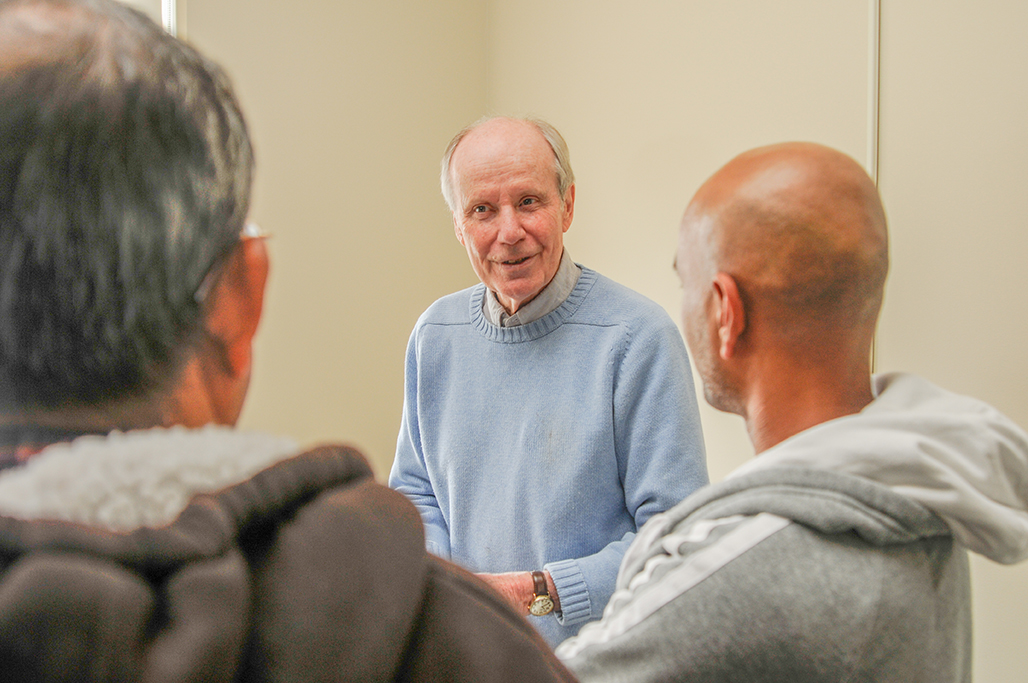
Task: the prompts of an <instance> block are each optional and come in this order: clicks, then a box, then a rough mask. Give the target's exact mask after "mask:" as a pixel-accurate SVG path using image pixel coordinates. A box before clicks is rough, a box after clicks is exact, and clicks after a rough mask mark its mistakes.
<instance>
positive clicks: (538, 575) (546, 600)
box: [528, 571, 553, 617]
mask: <svg viewBox="0 0 1028 683" xmlns="http://www.w3.org/2000/svg"><path fill="white" fill-rule="evenodd" d="M532 581H534V582H535V595H533V596H532V602H530V603H528V612H529V614H531V615H532V616H534V617H544V616H546V615H547V614H549V613H550V612H552V611H553V598H551V597H550V591H548V590H546V574H543V573H542V572H541V571H534V572H532Z"/></svg>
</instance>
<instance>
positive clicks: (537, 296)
mask: <svg viewBox="0 0 1028 683" xmlns="http://www.w3.org/2000/svg"><path fill="white" fill-rule="evenodd" d="M442 189H443V195H444V197H445V198H446V201H447V204H448V205H449V207H450V210H451V211H452V213H453V224H454V230H455V232H456V235H457V239H458V240H459V241H460V243H461V244H462V245H463V246H464V247H465V249H467V252H468V257H469V259H470V261H471V265H472V268H473V269H474V270H475V273H476V274H477V275H478V277H479V279H480V280H481V284H478V285H476V286H474V287H471V288H469V289H466V290H464V291H461V292H457V293H455V294H451V295H449V296H445V297H443V298H442V299H439V300H438V301H436V302H435V303H434V304H432V306H430V307H429V309H428V310H427V311H425V313H424V314H423V315H422V316H421V318H420V319H419V320H418V322H417V325H416V326H415V328H414V331H413V333H412V334H411V338H410V342H409V344H408V347H407V360H406V374H405V393H404V408H403V419H402V424H401V428H400V434H399V438H398V441H397V449H396V459H395V461H394V464H393V468H392V472H391V473H390V477H389V483H390V485H391V486H392V487H394V488H395V489H397V490H399V491H402V492H403V493H405V494H406V495H407V496H409V497H410V499H411V500H412V501H414V503H415V504H416V505H417V507H418V508H419V510H420V512H421V515H422V518H423V519H424V521H425V527H426V534H427V545H428V548H429V550H431V551H432V552H434V553H436V554H438V555H441V556H443V557H447V558H451V559H453V560H455V561H457V562H458V563H460V564H463V565H464V566H466V567H468V568H469V569H471V570H472V571H475V572H477V573H479V574H480V575H481V576H482V577H483V578H484V579H485V580H486V581H487V582H489V583H490V584H491V585H493V586H494V587H495V588H496V589H497V590H499V591H500V593H501V594H503V595H504V596H505V597H506V598H507V599H508V600H509V601H510V602H511V604H513V605H514V606H515V607H516V608H518V609H519V610H520V611H521V612H522V613H524V614H526V615H527V614H531V615H533V622H534V623H535V624H536V626H537V627H538V628H539V630H540V631H541V632H542V634H543V635H544V636H545V637H546V638H547V640H548V641H549V642H550V643H552V644H554V645H556V644H557V643H559V642H561V641H563V640H564V639H565V638H567V637H569V636H572V635H574V634H575V633H577V632H578V629H579V628H580V627H581V625H582V624H584V623H585V622H587V621H589V620H591V619H597V618H599V616H600V615H601V613H602V612H603V608H604V606H605V605H606V603H607V601H608V599H609V598H610V596H611V593H612V592H613V590H614V583H615V579H616V575H617V570H618V566H619V565H620V563H621V558H622V556H623V555H624V553H625V550H626V549H627V548H628V546H629V545H630V544H631V542H632V540H633V538H634V537H635V534H636V532H637V531H638V529H639V528H640V527H641V526H642V525H643V523H645V522H646V520H648V519H649V518H650V517H652V516H653V515H654V514H656V513H659V512H662V511H664V510H666V509H667V508H669V507H671V506H672V505H674V504H675V503H676V502H678V501H679V500H681V499H682V498H684V497H685V496H687V495H688V494H689V493H691V492H692V491H693V490H695V489H696V488H698V487H700V486H701V485H703V484H705V483H706V482H707V472H706V463H705V459H704V450H703V438H702V434H701V430H700V422H699V417H698V412H697V401H696V394H695V390H694V387H693V382H692V374H691V371H690V366H689V359H688V356H687V355H686V351H685V345H684V343H683V341H682V338H681V335H680V334H679V332H678V330H677V328H676V327H675V324H674V323H673V322H672V321H671V319H670V317H669V316H668V315H667V314H666V313H665V312H664V311H663V309H661V308H660V307H659V306H658V305H657V304H655V303H653V302H652V301H650V300H648V299H646V298H645V297H643V296H641V295H639V294H637V293H635V292H633V291H631V290H629V289H627V288H625V287H622V286H620V285H618V284H616V283H614V282H612V281H611V280H609V279H607V278H605V277H604V276H602V275H600V274H599V273H597V272H595V271H593V270H590V269H589V268H586V267H583V266H580V265H578V264H576V263H575V262H574V261H572V260H571V257H570V256H569V255H568V253H567V251H566V250H565V249H564V245H563V236H564V233H565V232H566V231H567V230H568V228H569V227H570V226H571V220H572V217H573V216H574V206H575V185H574V175H573V173H572V171H571V166H570V163H569V156H568V150H567V145H566V143H565V142H564V140H563V138H562V137H561V135H560V133H558V132H557V131H556V129H554V128H553V127H552V126H550V125H549V124H547V123H545V122H542V121H538V120H525V119H509V118H493V119H486V120H483V121H480V122H478V123H476V124H474V125H472V126H469V127H468V128H466V129H464V130H462V131H461V132H460V133H458V134H457V136H455V137H454V139H453V140H452V141H451V142H450V145H449V147H448V148H447V150H446V153H445V155H444V157H443V163H442Z"/></svg>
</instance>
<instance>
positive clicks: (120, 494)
mask: <svg viewBox="0 0 1028 683" xmlns="http://www.w3.org/2000/svg"><path fill="white" fill-rule="evenodd" d="M296 452H297V446H296V443H295V442H294V441H292V440H291V439H287V438H283V437H275V436H269V435H266V434H259V433H254V432H240V431H236V430H234V429H229V428H227V427H216V426H208V427H204V428H203V429H193V430H190V429H185V428H182V427H174V428H171V429H161V428H158V429H149V430H142V431H136V432H127V433H121V432H112V433H111V434H110V435H108V436H106V437H105V436H83V437H80V438H78V439H75V440H74V441H72V442H71V443H67V444H55V445H53V446H49V447H47V448H45V449H44V450H43V451H41V452H40V453H39V454H37V455H35V456H33V457H32V458H31V459H30V460H29V461H28V462H27V463H25V465H23V466H20V467H16V468H12V469H9V470H4V471H3V472H0V514H3V515H7V516H10V517H17V518H20V519H61V520H68V521H75V522H80V523H83V524H88V525H90V526H96V527H102V528H105V529H109V530H112V531H130V530H132V529H135V528H138V527H140V526H150V527H157V526H163V525H165V524H168V523H169V522H172V521H174V519H175V518H176V517H177V516H178V515H179V514H180V513H181V512H182V510H184V509H185V507H186V505H187V504H188V503H189V501H190V499H192V498H193V496H195V495H197V494H199V493H205V492H210V491H216V490H219V489H222V488H224V487H226V486H231V485H232V484H237V483H239V482H241V481H244V480H246V479H247V478H249V477H250V476H252V475H254V474H256V473H257V472H259V471H260V470H262V469H265V468H266V467H268V466H270V465H272V464H273V463H275V462H277V461H279V460H282V459H284V458H286V457H288V456H290V455H293V454H295V453H296Z"/></svg>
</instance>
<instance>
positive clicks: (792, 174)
mask: <svg viewBox="0 0 1028 683" xmlns="http://www.w3.org/2000/svg"><path fill="white" fill-rule="evenodd" d="M682 239H683V244H688V245H692V246H691V248H694V249H697V250H698V252H699V253H698V254H695V255H694V256H696V257H698V264H699V265H700V267H702V268H705V269H706V270H707V271H708V272H709V273H714V272H725V273H728V274H730V275H731V276H732V277H733V278H734V279H735V280H736V282H737V283H738V286H739V289H740V293H741V295H742V297H743V300H744V301H745V302H746V304H747V306H748V307H749V309H750V315H751V316H752V317H754V318H755V320H754V322H759V323H760V324H764V325H766V326H767V330H768V331H769V332H771V333H774V334H777V335H779V336H781V337H782V338H786V339H788V340H789V341H790V342H791V343H796V344H801V345H803V344H808V343H812V344H817V343H819V342H823V341H824V340H825V338H826V337H827V336H835V335H836V333H838V334H842V335H844V336H848V337H853V336H854V334H857V335H858V336H859V337H860V338H861V339H863V338H865V337H866V338H867V340H868V343H869V341H870V335H871V334H873V328H874V324H875V321H876V319H877V315H878V311H879V308H880V307H881V301H882V293H883V289H884V283H885V276H886V272H887V270H888V238H887V234H886V225H885V214H884V211H883V209H882V205H881V201H880V199H879V197H878V191H877V189H876V188H875V186H874V183H873V182H872V181H871V179H870V178H869V177H868V175H867V173H865V172H864V170H863V168H861V166H860V165H859V164H857V162H855V161H854V160H853V159H851V158H850V157H848V156H846V155H845V154H842V153H841V152H838V151H836V150H833V149H830V148H828V147H824V146H821V145H816V144H811V143H788V144H781V145H774V146H770V147H761V148H758V149H755V150H751V151H749V152H746V153H744V154H741V155H739V156H738V157H736V158H735V159H733V160H731V161H730V162H729V163H728V164H726V165H725V166H724V167H722V168H721V169H720V170H719V171H718V172H717V173H715V174H714V175H713V176H712V177H711V178H710V179H709V180H708V181H707V182H706V183H704V185H703V186H702V187H701V188H700V189H699V191H698V192H697V193H696V195H695V197H694V198H693V200H692V202H691V203H690V204H689V207H688V208H687V209H686V212H685V216H684V217H683V220H682Z"/></svg>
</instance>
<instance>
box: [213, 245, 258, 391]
mask: <svg viewBox="0 0 1028 683" xmlns="http://www.w3.org/2000/svg"><path fill="white" fill-rule="evenodd" d="M268 269H269V261H268V247H267V245H266V244H265V241H264V239H263V238H259V237H251V238H247V237H244V238H243V239H241V240H240V241H239V244H238V245H236V248H235V249H234V250H233V252H232V254H231V256H229V258H228V261H227V262H226V263H225V265H224V266H223V268H222V272H221V275H220V277H219V278H218V280H217V284H216V285H215V287H214V289H213V290H212V291H211V294H210V298H209V300H208V309H207V315H206V320H205V325H206V328H207V332H208V334H209V335H210V336H211V337H213V338H214V339H215V340H217V341H218V346H219V347H220V349H221V351H222V356H223V358H222V360H223V362H224V364H225V367H224V368H223V369H224V371H225V372H227V373H228V374H229V375H230V376H231V377H235V378H238V377H242V376H244V375H248V374H249V372H250V363H251V361H252V357H253V337H254V335H255V334H256V333H257V325H258V323H260V320H261V312H262V311H263V309H264V287H265V285H266V284H267V282H268Z"/></svg>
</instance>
